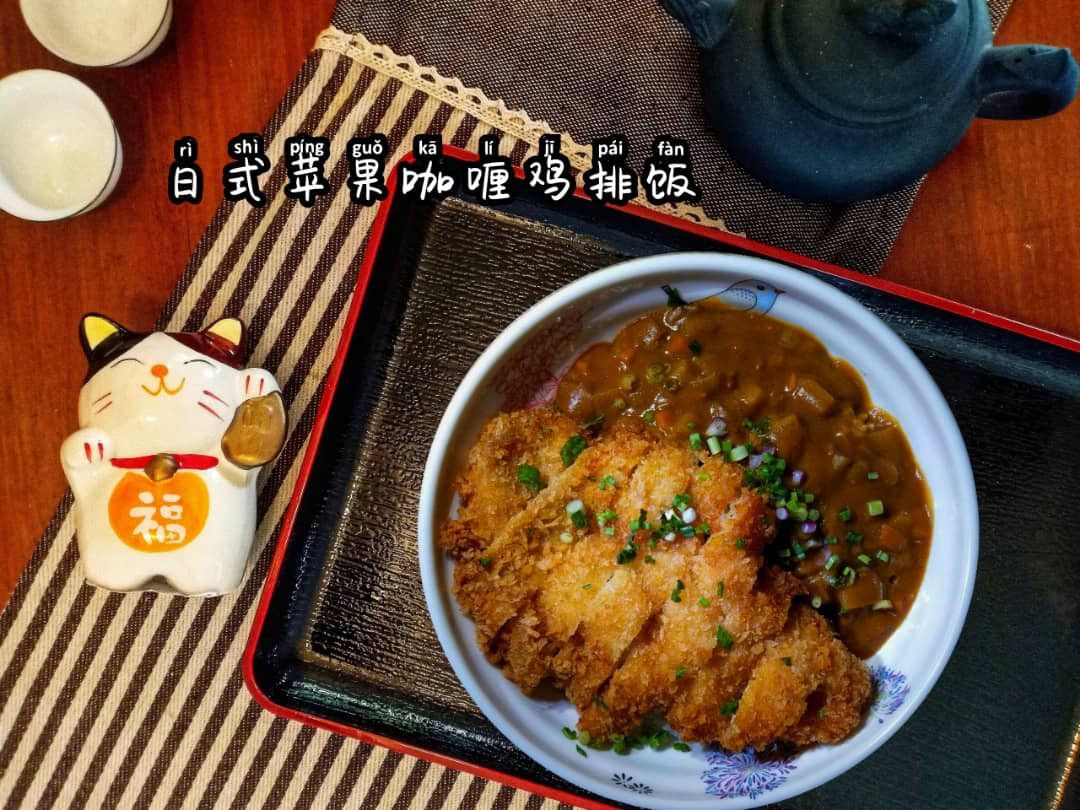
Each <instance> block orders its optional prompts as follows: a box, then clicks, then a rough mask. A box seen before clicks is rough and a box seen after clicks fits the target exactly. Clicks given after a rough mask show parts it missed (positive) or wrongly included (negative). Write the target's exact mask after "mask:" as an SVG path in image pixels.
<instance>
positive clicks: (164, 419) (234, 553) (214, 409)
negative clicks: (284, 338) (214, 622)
mask: <svg viewBox="0 0 1080 810" xmlns="http://www.w3.org/2000/svg"><path fill="white" fill-rule="evenodd" d="M79 337H80V340H81V342H82V347H83V351H84V352H85V353H86V357H87V360H88V361H89V364H90V367H89V370H88V372H87V375H86V381H85V382H84V384H83V387H82V391H81V392H80V393H79V430H77V431H76V432H75V433H73V434H71V435H70V436H68V437H67V439H66V440H65V441H64V443H63V445H62V446H61V449H60V460H61V463H62V464H63V467H64V474H65V475H66V476H67V480H68V483H69V484H70V485H71V490H72V493H73V494H74V496H75V526H76V532H77V534H78V541H79V555H80V557H81V558H82V561H83V564H84V566H85V568H86V579H87V581H88V582H89V583H90V584H91V585H96V586H98V587H101V588H107V589H109V590H115V591H135V590H156V591H165V592H169V593H179V594H184V595H186V596H217V595H219V594H223V593H227V592H229V591H231V590H233V589H235V588H236V587H237V586H238V585H239V584H240V581H241V580H242V579H243V577H244V571H245V569H246V568H247V563H248V557H249V555H250V552H251V544H252V540H253V539H254V535H255V525H256V514H255V513H256V501H255V494H256V492H255V489H256V488H255V483H256V479H257V478H258V474H259V467H260V466H262V465H263V464H266V463H267V462H269V461H271V460H273V458H274V457H275V456H276V455H277V454H278V452H279V451H280V450H281V446H282V445H283V444H284V441H285V432H286V423H285V408H284V404H283V402H282V399H281V393H280V389H279V387H278V384H277V381H276V380H275V379H274V377H273V375H272V374H270V372H268V371H264V370H263V369H261V368H247V369H245V368H243V367H242V366H243V363H244V361H245V359H246V340H245V333H244V325H243V323H241V322H240V321H239V320H237V319H236V318H222V319H221V320H218V321H216V322H214V323H213V324H212V325H210V326H209V327H207V328H206V329H204V330H203V331H201V332H175V333H174V332H153V333H150V334H134V333H131V332H129V331H128V330H126V329H124V327H122V326H120V325H119V324H118V323H116V322H115V321H112V320H110V319H109V318H106V317H104V316H102V315H98V314H93V313H92V314H89V315H86V316H85V317H83V319H82V322H81V324H80V328H79Z"/></svg>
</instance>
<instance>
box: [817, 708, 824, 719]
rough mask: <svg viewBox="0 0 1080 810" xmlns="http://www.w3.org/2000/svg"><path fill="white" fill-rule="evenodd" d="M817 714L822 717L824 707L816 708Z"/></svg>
mask: <svg viewBox="0 0 1080 810" xmlns="http://www.w3.org/2000/svg"><path fill="white" fill-rule="evenodd" d="M817 716H818V717H824V716H825V709H824V708H821V709H818V710H817Z"/></svg>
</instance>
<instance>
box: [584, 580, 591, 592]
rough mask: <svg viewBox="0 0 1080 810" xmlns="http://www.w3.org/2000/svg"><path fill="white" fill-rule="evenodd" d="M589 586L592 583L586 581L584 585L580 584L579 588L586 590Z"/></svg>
mask: <svg viewBox="0 0 1080 810" xmlns="http://www.w3.org/2000/svg"><path fill="white" fill-rule="evenodd" d="M591 587H592V583H591V582H586V583H585V584H584V585H582V586H581V590H583V591H587V590H589V588H591Z"/></svg>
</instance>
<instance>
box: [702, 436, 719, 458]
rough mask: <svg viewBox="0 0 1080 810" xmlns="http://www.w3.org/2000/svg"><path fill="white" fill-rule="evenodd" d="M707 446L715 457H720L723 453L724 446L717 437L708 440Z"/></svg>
mask: <svg viewBox="0 0 1080 810" xmlns="http://www.w3.org/2000/svg"><path fill="white" fill-rule="evenodd" d="M705 444H706V445H708V447H709V452H710V453H712V454H713V455H714V456H718V455H720V453H721V452H722V449H723V445H722V444H720V440H719V439H718V438H716V437H715V436H710V437H709V438H708V441H706V442H705Z"/></svg>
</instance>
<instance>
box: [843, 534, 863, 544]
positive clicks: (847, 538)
mask: <svg viewBox="0 0 1080 810" xmlns="http://www.w3.org/2000/svg"><path fill="white" fill-rule="evenodd" d="M862 540H863V536H862V534H860V533H859V532H848V533H847V534H845V535H844V542H846V543H851V544H852V545H856V544H858V543H861V542H862Z"/></svg>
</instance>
